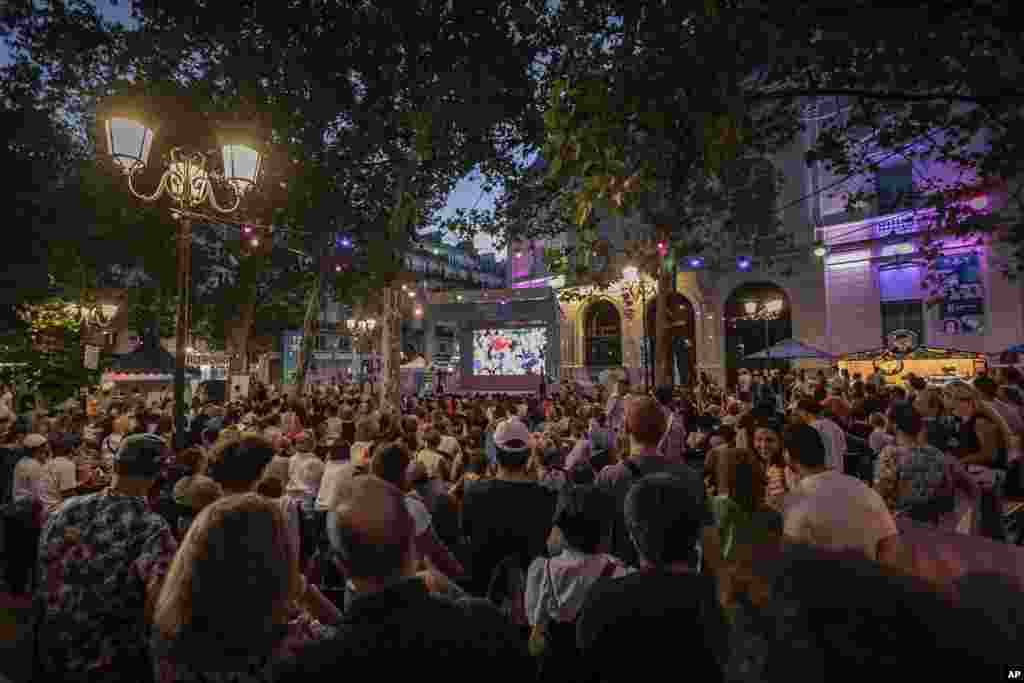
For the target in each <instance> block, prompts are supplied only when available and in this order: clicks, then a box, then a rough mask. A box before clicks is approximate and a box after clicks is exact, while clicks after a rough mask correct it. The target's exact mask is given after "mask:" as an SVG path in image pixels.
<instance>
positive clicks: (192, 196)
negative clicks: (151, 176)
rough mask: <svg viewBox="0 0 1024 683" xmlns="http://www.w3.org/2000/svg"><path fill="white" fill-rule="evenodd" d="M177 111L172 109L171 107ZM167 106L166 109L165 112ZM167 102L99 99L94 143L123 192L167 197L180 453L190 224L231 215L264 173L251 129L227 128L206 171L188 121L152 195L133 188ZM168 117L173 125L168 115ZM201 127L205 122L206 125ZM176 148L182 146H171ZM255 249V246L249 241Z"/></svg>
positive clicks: (150, 198)
mask: <svg viewBox="0 0 1024 683" xmlns="http://www.w3.org/2000/svg"><path fill="white" fill-rule="evenodd" d="M175 104H176V103H175ZM165 105H170V106H165ZM173 108H174V104H171V103H170V101H167V102H161V104H159V105H154V106H153V108H152V109H147V108H146V104H145V102H144V101H143V100H141V99H132V98H129V97H127V96H125V95H115V96H112V97H110V98H108V99H107V100H105V101H104V102H103V103H102V104H101V105H100V108H99V111H98V112H97V117H96V120H97V125H98V127H99V130H98V131H97V138H99V139H102V140H103V142H105V147H106V152H107V154H108V155H109V156H110V158H111V160H112V161H114V163H116V164H117V165H118V166H119V167H120V168H121V170H122V171H123V172H124V174H125V176H127V180H128V189H129V190H130V191H131V193H132V194H133V195H134V196H135V197H137V198H138V199H141V200H143V201H146V202H155V201H157V200H159V199H161V198H162V197H165V196H166V197H167V198H168V199H170V200H171V202H173V204H174V207H173V209H172V215H173V216H174V217H176V218H177V219H178V221H179V222H178V323H177V333H176V339H175V359H174V365H175V367H174V425H175V445H176V446H177V447H178V448H183V447H184V438H185V356H186V351H185V346H186V344H187V340H188V322H189V301H190V298H191V291H190V290H191V245H192V222H193V221H194V220H196V219H199V220H208V221H210V222H217V220H218V219H216V218H209V217H207V216H204V215H203V214H201V213H197V211H198V210H199V209H200V208H201V207H202V206H203V205H204V204H206V205H209V207H210V208H212V209H213V210H214V211H216V212H217V213H221V214H227V213H232V212H234V211H236V210H237V209H238V207H239V205H240V204H241V202H242V197H243V196H244V195H245V194H246V193H248V192H250V191H251V190H252V189H253V188H254V187H255V186H256V185H257V183H258V182H259V177H260V173H261V172H262V170H263V162H264V159H263V157H264V154H263V148H262V145H261V144H260V143H259V142H258V141H257V140H258V137H259V136H258V135H256V134H254V132H253V131H252V130H250V129H247V128H243V127H240V126H237V125H229V126H226V127H223V128H221V129H218V130H217V131H216V133H215V135H214V138H215V139H216V141H217V146H218V147H219V148H220V149H219V152H220V159H221V161H222V163H223V166H222V168H221V169H215V168H213V167H212V163H211V160H215V159H216V158H217V155H216V154H215V153H213V152H211V151H209V150H205V151H204V148H207V147H208V146H209V143H210V136H208V135H204V134H203V132H204V131H203V128H202V127H195V130H193V126H192V124H194V123H195V120H190V121H168V122H167V123H168V124H173V125H174V127H175V128H179V129H181V130H192V131H193V133H194V134H195V136H194V137H193V138H191V139H190V140H189V141H188V143H187V144H184V145H182V144H173V145H171V146H170V149H169V150H168V152H167V154H166V156H165V157H164V156H161V160H160V163H161V164H162V173H161V175H160V180H159V182H158V183H157V184H156V188H155V189H154V190H153V191H152V192H148V193H147V192H143V191H141V190H140V189H139V188H138V185H137V183H138V177H139V176H140V174H141V173H142V172H143V171H145V170H147V169H149V168H150V166H151V164H150V157H151V156H152V152H153V149H154V146H155V145H156V144H157V139H158V136H157V134H158V132H159V131H160V130H161V126H160V116H159V115H157V114H156V113H155V111H156V110H160V111H161V112H166V111H167V110H168V109H171V110H173ZM180 113H181V114H182V118H185V119H192V118H193V117H194V113H193V112H191V111H188V110H181V112H180ZM171 118H177V117H174V116H173V115H172V117H171ZM204 123H205V122H204ZM174 142H175V143H178V142H181V141H180V140H174ZM218 185H220V186H225V187H227V188H230V190H229V191H230V197H229V199H227V200H226V201H223V202H222V201H220V200H218V199H217V194H216V193H215V189H214V188H215V186H218ZM253 242H254V244H255V243H256V241H255V240H253Z"/></svg>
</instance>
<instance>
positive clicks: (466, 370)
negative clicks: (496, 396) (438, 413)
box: [424, 287, 561, 393]
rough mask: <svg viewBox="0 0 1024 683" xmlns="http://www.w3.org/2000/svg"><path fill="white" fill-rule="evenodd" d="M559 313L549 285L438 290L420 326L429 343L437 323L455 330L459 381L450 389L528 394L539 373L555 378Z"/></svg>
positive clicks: (431, 299) (459, 391)
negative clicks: (444, 324)
mask: <svg viewBox="0 0 1024 683" xmlns="http://www.w3.org/2000/svg"><path fill="white" fill-rule="evenodd" d="M560 315H561V309H560V307H559V305H558V298H557V296H556V295H555V291H554V290H553V289H551V288H550V287H538V288H534V289H491V290H484V291H479V290H473V291H464V292H441V293H436V294H433V295H431V297H430V302H429V304H428V307H427V311H426V315H425V316H424V325H426V326H428V327H427V329H426V333H427V334H426V336H427V339H428V340H429V339H431V338H432V337H433V333H432V328H433V327H434V326H436V325H437V324H438V323H446V324H447V325H449V326H451V325H454V326H455V327H456V330H457V332H456V334H457V336H458V340H459V348H460V349H461V352H460V357H459V363H460V367H459V373H458V377H459V381H458V386H456V387H448V389H449V391H453V392H458V393H473V392H485V393H504V392H508V393H513V392H515V393H526V392H533V391H536V390H537V389H538V388H539V386H540V383H541V376H542V374H546V375H547V377H548V378H552V377H557V376H558V368H559V366H560V364H561V359H560V357H559V349H560V348H561V344H560V342H559V332H560V325H559V316H560ZM429 353H430V349H429V343H428V355H429ZM548 382H549V384H550V383H551V380H550V379H549V380H548Z"/></svg>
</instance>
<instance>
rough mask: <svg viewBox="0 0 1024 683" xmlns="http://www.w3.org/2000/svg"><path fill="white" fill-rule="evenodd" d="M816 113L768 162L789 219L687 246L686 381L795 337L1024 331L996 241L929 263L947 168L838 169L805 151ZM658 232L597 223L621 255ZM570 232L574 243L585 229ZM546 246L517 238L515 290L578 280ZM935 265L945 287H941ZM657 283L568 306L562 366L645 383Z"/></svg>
mask: <svg viewBox="0 0 1024 683" xmlns="http://www.w3.org/2000/svg"><path fill="white" fill-rule="evenodd" d="M825 113H826V114H827V113H828V112H825ZM807 114H808V116H807V121H806V123H807V125H806V127H805V130H804V131H803V132H802V133H801V134H800V135H799V136H798V138H797V139H796V140H794V142H793V143H792V144H791V145H790V146H789V147H787V148H786V149H784V150H782V151H780V152H779V153H777V154H775V155H774V156H773V157H772V158H770V159H763V160H757V163H758V164H760V165H762V166H763V167H764V169H765V171H764V172H765V176H764V177H771V178H773V182H774V192H773V193H771V194H770V195H769V196H770V198H771V200H770V202H768V203H767V204H766V205H764V206H763V208H762V210H763V211H764V212H765V214H766V215H770V216H773V217H775V218H776V219H777V221H774V225H772V223H773V221H763V222H761V221H758V222H757V224H756V225H750V226H741V227H740V229H739V230H737V231H734V232H732V233H731V234H729V235H728V236H727V237H725V238H723V239H722V240H721V242H722V244H718V245H716V248H715V249H713V250H711V251H710V252H707V253H701V254H694V255H686V256H683V257H682V258H680V260H679V262H678V264H677V274H676V277H675V293H674V294H673V295H672V298H671V300H670V306H669V313H670V322H669V325H670V337H671V340H672V344H673V356H674V358H675V359H676V361H675V365H676V368H675V369H676V372H675V378H676V381H677V382H683V383H687V382H688V381H691V380H692V379H693V378H694V377H695V376H696V375H697V374H698V373H701V372H704V373H707V374H708V375H709V376H711V377H712V378H714V379H715V380H716V381H717V382H719V383H725V384H731V383H732V382H734V381H735V377H736V375H737V373H738V370H739V369H740V368H743V367H746V368H750V369H759V368H764V367H768V366H777V367H784V366H789V365H790V364H788V363H787V364H783V363H782V362H780V361H772V360H753V361H752V360H750V359H748V358H747V357H748V356H749V355H751V354H754V353H757V352H759V351H762V350H763V349H765V348H767V347H770V346H772V345H773V344H776V343H778V342H781V341H783V340H786V339H795V340H798V341H800V342H803V343H804V344H807V345H810V346H812V347H815V348H817V349H820V350H822V351H826V352H828V353H830V354H832V355H833V356H837V357H838V356H842V355H844V354H851V353H856V352H865V351H871V350H873V349H877V350H881V349H883V348H884V347H885V346H886V344H887V343H888V341H887V338H888V337H889V336H890V335H891V333H892V332H895V331H899V330H910V331H912V332H913V333H914V336H915V337H916V343H918V344H922V345H928V346H932V347H940V348H943V349H952V350H963V351H971V352H983V353H987V354H998V353H999V352H1001V351H1003V350H1005V349H1006V348H1008V347H1009V346H1012V345H1013V344H1015V343H1019V342H1020V341H1021V340H1022V339H1024V322H1022V321H1024V308H1022V295H1021V293H1022V290H1021V287H1020V285H1019V284H1017V283H1014V282H1013V281H1011V280H1009V279H1007V278H1006V277H1005V276H1004V275H1003V274H1002V272H1001V266H1002V264H1001V263H1000V262H999V261H998V250H997V249H995V248H994V247H993V245H992V244H991V243H990V242H978V241H977V240H976V239H975V240H973V241H964V240H961V241H959V242H957V241H955V240H947V241H946V243H944V244H943V251H942V254H941V256H940V258H938V259H936V260H934V261H932V262H931V263H930V265H929V264H926V263H925V260H924V256H923V253H922V250H921V246H922V238H923V237H924V236H925V233H926V232H928V231H929V230H930V229H931V228H933V227H934V225H935V219H936V216H934V215H933V214H929V213H928V212H927V211H925V210H923V209H921V208H915V207H914V205H913V201H914V199H913V198H914V197H915V196H917V194H916V193H915V192H914V190H915V189H916V190H920V189H921V188H919V187H916V185H917V184H919V183H920V182H921V180H920V179H921V178H924V177H931V178H934V177H937V176H938V177H941V175H942V174H943V173H944V172H945V170H944V169H942V168H940V167H931V168H925V169H922V168H920V164H919V163H915V165H913V166H912V165H911V164H910V163H909V162H908V161H906V160H905V159H903V158H902V157H901V156H900V155H898V154H892V153H886V154H885V155H881V158H884V159H886V160H887V161H886V162H885V163H882V164H880V168H879V170H878V172H877V173H876V174H874V175H873V176H872V177H864V176H858V177H849V178H841V177H837V176H834V175H831V174H830V173H829V172H828V171H827V170H826V169H825V168H823V167H822V166H821V165H820V164H817V163H815V164H811V165H809V164H808V163H807V162H806V153H807V151H808V150H809V149H810V148H811V146H812V145H813V144H814V142H815V141H816V137H817V135H818V134H819V132H820V126H821V125H823V124H822V123H821V121H822V120H823V118H827V117H824V116H823V113H822V111H820V109H814V110H813V111H808V112H807ZM831 115H842V111H834V112H832V113H831ZM864 183H869V184H870V185H869V186H870V187H871V188H873V189H874V193H875V195H876V198H875V200H874V202H873V203H872V204H871V205H863V204H862V205H859V206H855V207H852V209H851V207H850V206H849V202H848V198H849V193H850V192H852V191H854V190H855V189H857V188H860V187H863V186H864ZM763 198H764V193H762V196H761V199H762V200H763ZM969 201H970V202H971V206H972V208H973V209H975V210H976V211H982V212H988V211H993V212H998V211H1000V210H1002V209H1003V206H1002V205H1001V204H1000V201H999V200H998V198H996V197H988V196H985V197H975V198H973V199H970V200H969ZM748 213H749V212H748ZM716 229H717V228H716ZM649 230H650V228H649V227H648V226H644V225H641V224H638V223H637V222H635V221H632V220H630V219H629V218H608V219H605V220H603V221H601V222H600V224H599V226H598V233H599V236H600V237H602V238H605V239H607V240H608V241H609V242H610V244H611V247H612V249H611V253H612V254H615V253H616V252H617V251H621V246H622V241H623V240H624V239H625V237H626V235H630V236H631V237H635V236H637V235H642V234H644V231H649ZM723 234H724V233H723ZM562 241H563V243H564V244H565V245H571V244H572V243H573V235H572V234H567V235H565V236H564V237H563V238H562ZM536 252H537V248H536V246H535V245H532V244H529V243H522V244H516V245H512V247H510V254H514V256H510V259H509V280H510V286H511V287H516V286H521V285H524V284H527V283H529V284H530V286H538V285H540V284H543V283H548V284H549V285H550V286H555V287H571V286H572V282H568V283H566V282H560V281H554V279H553V278H551V276H550V274H549V273H546V272H544V270H543V268H542V265H541V263H542V262H538V261H537V259H536V256H535V254H536ZM515 256H518V258H516V257H515ZM613 258H614V256H613ZM619 265H621V266H628V264H624V263H623V264H619ZM616 267H618V266H616ZM929 275H931V279H934V278H937V280H936V281H937V282H938V283H939V286H938V287H936V286H933V285H930V284H929V281H930V278H929ZM648 285H649V286H648V287H646V288H644V289H646V291H645V292H644V293H645V294H646V298H647V302H646V305H645V303H644V302H643V301H638V298H637V291H636V290H637V287H636V286H635V285H634V286H633V287H630V286H629V284H628V282H627V281H626V279H625V278H624V280H623V282H621V283H619V284H618V285H617V286H613V287H612V288H611V289H609V290H608V291H604V292H594V293H593V294H591V295H589V296H587V295H584V296H583V297H577V299H578V300H576V301H573V302H563V303H562V304H561V307H562V329H561V335H560V336H561V345H562V346H561V349H560V356H561V360H562V367H561V373H562V376H563V377H571V378H577V379H584V380H586V379H589V380H591V381H592V380H594V379H596V378H597V377H598V376H599V375H600V374H601V373H602V372H603V371H604V370H608V369H620V370H622V371H623V372H624V373H625V374H627V375H628V376H630V378H631V379H633V380H634V382H635V381H636V380H640V381H643V380H644V379H645V378H647V379H651V378H652V377H653V375H652V373H651V372H650V369H649V367H648V366H649V363H647V362H646V359H647V358H649V357H651V355H652V353H653V349H652V346H653V337H654V330H655V323H654V313H655V311H654V305H653V303H652V302H651V299H653V296H654V293H655V291H656V284H655V283H654V282H653V281H651V282H648ZM644 340H646V342H645V341H644ZM827 364H828V363H827V362H824V363H823V362H822V361H814V360H806V361H796V362H795V365H796V366H801V365H803V366H807V367H816V366H817V367H820V366H822V365H827Z"/></svg>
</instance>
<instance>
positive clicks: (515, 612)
mask: <svg viewBox="0 0 1024 683" xmlns="http://www.w3.org/2000/svg"><path fill="white" fill-rule="evenodd" d="M487 599H488V600H490V601H491V603H493V604H494V605H495V606H496V607H497V608H498V609H499V610H501V613H502V614H504V615H505V617H506V618H507V619H508V620H509V621H510V622H512V623H513V624H514V625H516V626H521V627H525V626H529V625H530V622H529V620H528V619H527V618H526V572H524V571H523V568H522V567H521V566H520V564H519V556H518V555H509V556H507V557H506V558H505V559H503V560H502V561H501V562H499V563H498V566H496V567H495V568H494V572H493V573H492V574H491V581H490V583H489V584H488V587H487Z"/></svg>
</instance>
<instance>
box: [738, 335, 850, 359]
mask: <svg viewBox="0 0 1024 683" xmlns="http://www.w3.org/2000/svg"><path fill="white" fill-rule="evenodd" d="M800 358H817V359H820V360H831V358H832V356H831V355H830V354H828V353H826V352H824V351H822V350H821V349H816V348H814V347H813V346H809V345H807V344H804V343H803V342H800V341H797V340H796V339H783V340H782V341H780V342H779V343H777V344H772V345H771V346H769V347H768V348H767V349H764V350H762V351H758V352H757V353H752V354H750V355H749V356H747V357H746V358H745V360H797V359H800Z"/></svg>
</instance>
